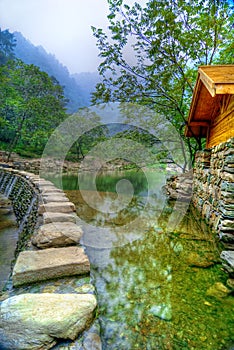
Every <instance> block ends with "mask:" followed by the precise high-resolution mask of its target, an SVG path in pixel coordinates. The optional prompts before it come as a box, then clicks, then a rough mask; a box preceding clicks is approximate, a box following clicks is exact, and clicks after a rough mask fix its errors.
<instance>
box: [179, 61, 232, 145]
mask: <svg viewBox="0 0 234 350" xmlns="http://www.w3.org/2000/svg"><path fill="white" fill-rule="evenodd" d="M185 135H186V136H187V137H196V136H200V137H205V138H206V148H211V147H213V146H216V145H218V144H220V143H222V142H225V141H227V140H228V139H230V138H231V137H234V65H217V66H201V67H199V69H198V77H197V82H196V85H195V89H194V93H193V98H192V103H191V107H190V112H189V117H188V125H187V127H186V130H185Z"/></svg>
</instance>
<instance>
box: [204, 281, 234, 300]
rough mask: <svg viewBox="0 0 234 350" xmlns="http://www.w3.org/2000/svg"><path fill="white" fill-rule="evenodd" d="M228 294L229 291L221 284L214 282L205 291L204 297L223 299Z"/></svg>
mask: <svg viewBox="0 0 234 350" xmlns="http://www.w3.org/2000/svg"><path fill="white" fill-rule="evenodd" d="M229 293H230V290H229V289H228V288H227V287H226V286H225V285H224V284H223V283H221V282H216V283H215V284H214V285H213V286H211V287H210V288H209V289H208V290H207V292H206V295H208V296H210V297H214V298H217V299H221V298H225V297H226V296H227V295H228V294H229Z"/></svg>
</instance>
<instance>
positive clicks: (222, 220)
mask: <svg viewBox="0 0 234 350" xmlns="http://www.w3.org/2000/svg"><path fill="white" fill-rule="evenodd" d="M192 202H193V204H194V206H195V207H196V208H197V210H198V211H199V212H200V213H201V215H202V217H203V218H204V219H205V221H206V222H207V224H208V225H209V226H210V227H211V228H212V229H213V231H215V232H217V233H218V234H219V237H220V239H221V240H222V241H223V242H225V243H234V138H232V139H230V140H229V141H227V142H225V143H222V144H220V145H218V146H215V147H213V148H211V149H206V150H204V151H200V152H197V154H196V160H195V167H194V175H193V196H192Z"/></svg>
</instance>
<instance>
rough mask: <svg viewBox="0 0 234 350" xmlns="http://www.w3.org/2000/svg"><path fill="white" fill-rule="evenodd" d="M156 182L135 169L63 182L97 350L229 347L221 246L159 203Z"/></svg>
mask: <svg viewBox="0 0 234 350" xmlns="http://www.w3.org/2000/svg"><path fill="white" fill-rule="evenodd" d="M50 179H51V180H53V181H54V182H55V183H56V181H58V179H57V180H56V178H50ZM79 180H80V181H79ZM94 180H95V181H94ZM131 184H132V185H131ZM164 184H165V176H164V174H162V173H157V172H149V173H148V174H147V176H146V175H145V174H144V173H143V172H142V171H138V172H132V171H129V172H125V173H120V172H119V173H100V174H98V176H97V177H96V178H95V179H94V178H93V174H91V173H84V174H83V175H82V176H81V177H80V178H79V179H78V177H76V176H64V178H63V188H64V190H65V191H66V194H67V196H68V197H69V198H70V200H71V201H72V202H73V203H75V205H76V208H77V214H78V216H79V218H80V224H81V225H82V227H83V230H84V236H83V242H82V243H83V244H84V245H85V246H86V252H87V254H88V256H89V259H90V262H91V275H92V278H93V281H94V284H95V286H96V289H97V297H98V304H99V319H100V323H101V335H102V342H103V349H104V350H117V349H118V350H134V349H141V350H155V349H159V350H177V349H178V350H181V349H182V350H185V349H190V350H203V349H204V350H219V349H220V350H221V349H223V350H224V349H233V348H234V347H233V345H234V332H233V331H234V326H233V311H234V303H233V296H232V295H231V294H230V293H229V292H228V291H227V290H226V289H225V288H226V287H225V286H224V285H225V284H226V282H227V278H228V276H227V274H226V273H225V272H224V271H223V269H222V264H221V261H220V259H219V254H220V249H221V248H220V247H219V246H218V244H217V242H216V240H215V238H214V237H213V235H212V234H211V233H210V232H209V230H208V228H207V227H206V225H205V224H204V223H203V222H202V221H201V220H200V219H199V218H197V217H196V216H195V215H194V214H193V211H192V210H188V211H187V209H188V204H187V203H180V204H179V203H173V202H171V203H168V202H167V199H166V198H165V196H164V194H163V193H162V186H163V185H164ZM94 185H96V187H97V190H95V187H94ZM116 188H117V191H116Z"/></svg>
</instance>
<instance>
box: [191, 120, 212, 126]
mask: <svg viewBox="0 0 234 350" xmlns="http://www.w3.org/2000/svg"><path fill="white" fill-rule="evenodd" d="M189 126H191V127H193V126H205V127H208V126H210V123H209V122H207V121H193V122H190V123H189Z"/></svg>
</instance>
